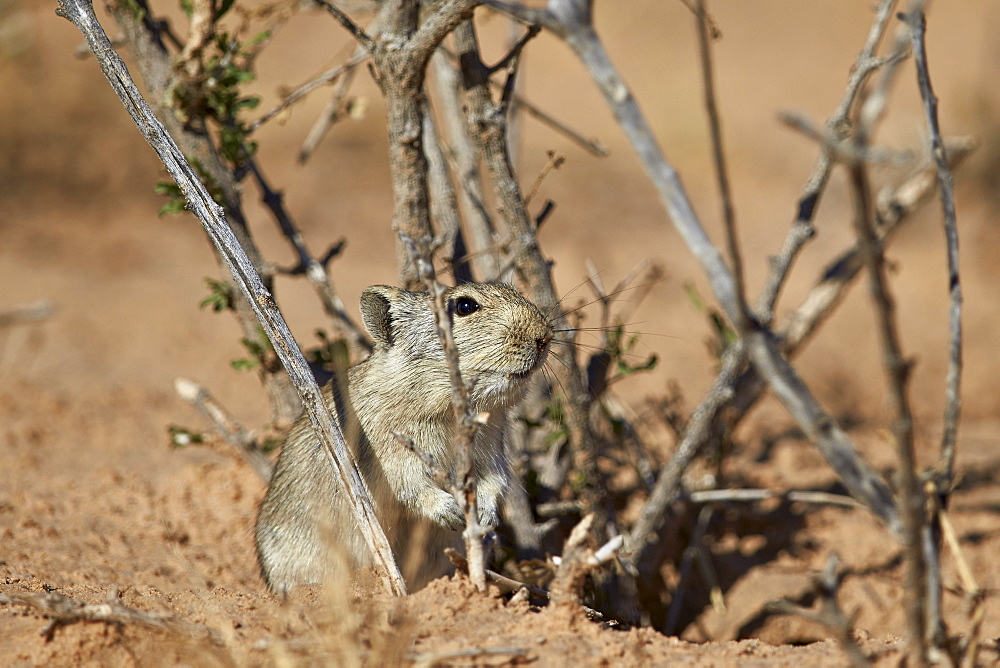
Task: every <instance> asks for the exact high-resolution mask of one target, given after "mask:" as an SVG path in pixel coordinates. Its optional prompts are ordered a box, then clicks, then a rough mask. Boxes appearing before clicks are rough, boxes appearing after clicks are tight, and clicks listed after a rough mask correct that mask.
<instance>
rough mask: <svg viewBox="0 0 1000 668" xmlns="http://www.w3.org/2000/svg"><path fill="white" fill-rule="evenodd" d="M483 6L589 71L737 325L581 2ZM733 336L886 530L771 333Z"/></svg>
mask: <svg viewBox="0 0 1000 668" xmlns="http://www.w3.org/2000/svg"><path fill="white" fill-rule="evenodd" d="M488 4H489V5H490V6H493V7H496V8H499V9H501V10H507V11H510V13H512V14H513V15H514V16H515V17H516V18H523V19H526V20H528V21H530V22H532V23H540V24H541V25H542V26H544V27H545V28H547V29H549V30H550V31H552V32H554V33H555V34H556V35H558V36H560V37H562V38H563V39H564V40H565V41H566V44H567V45H568V46H569V47H570V48H571V49H572V50H573V52H574V53H575V54H576V55H577V57H578V58H579V59H580V60H581V61H582V62H583V64H584V65H585V66H586V67H587V70H588V71H589V72H590V74H591V76H592V78H593V79H594V83H595V84H596V85H597V87H598V88H599V89H600V91H601V93H602V94H603V95H604V98H605V101H606V102H607V103H608V106H609V107H611V109H612V111H613V112H614V115H615V118H616V119H617V120H618V123H619V125H620V126H621V127H622V130H623V131H624V132H625V135H626V136H627V137H628V139H629V141H630V143H631V144H632V147H633V149H634V150H635V152H636V154H637V156H638V157H639V159H640V162H641V163H642V165H643V167H644V169H645V170H646V174H647V176H648V177H649V178H650V180H651V181H652V182H653V185H654V186H655V187H656V190H657V192H658V193H659V195H660V198H661V200H662V202H663V205H664V207H665V208H666V210H667V212H668V214H669V216H670V219H671V221H672V222H673V225H674V228H675V229H676V230H677V232H678V233H679V234H680V236H681V237H682V238H683V239H684V241H685V243H686V244H687V246H688V249H689V250H690V251H691V253H692V254H693V255H694V256H695V258H696V259H697V260H698V262H699V263H700V264H701V266H702V269H703V271H704V272H705V274H706V276H707V278H708V281H709V284H710V286H711V287H712V291H713V293H714V294H715V297H716V299H717V300H718V302H719V304H720V305H721V306H722V309H723V310H724V312H725V313H726V316H727V317H728V318H729V320H730V322H733V323H734V324H737V325H739V324H740V323H741V322H742V321H743V320H744V318H742V316H741V314H742V313H744V312H745V311H746V306H745V305H744V304H742V303H741V302H740V297H739V294H738V292H737V286H736V282H735V280H734V279H733V276H732V273H731V272H730V271H729V269H728V268H727V267H726V265H725V263H724V262H723V260H722V256H721V254H720V253H719V251H718V249H716V247H715V246H714V245H713V244H712V242H711V240H710V239H709V237H708V235H707V234H706V233H705V230H704V228H703V227H702V226H701V223H700V222H699V221H698V218H697V215H696V214H695V212H694V209H693V207H692V206H691V203H690V200H689V198H688V196H687V193H686V192H685V190H684V187H683V185H682V184H681V181H680V178H679V176H678V175H677V172H676V170H674V168H673V167H672V166H671V165H670V163H669V162H668V161H667V160H666V158H665V157H664V156H663V153H662V152H661V150H660V148H659V146H658V144H657V141H656V138H655V136H654V135H653V132H652V130H651V128H650V127H649V124H648V123H647V121H646V119H645V116H644V115H643V114H642V111H641V110H640V109H639V105H638V104H637V103H636V101H635V99H634V98H633V97H632V94H631V93H630V92H629V89H628V87H627V86H626V84H625V82H624V80H623V79H622V78H621V76H620V75H619V74H618V71H617V70H616V69H615V67H614V65H613V64H612V62H611V59H610V58H609V56H608V54H607V52H606V51H605V49H604V46H603V44H602V43H601V41H600V39H599V38H598V36H597V34H596V32H595V31H594V28H593V25H592V23H591V7H590V3H589V2H587V0H551V1H550V2H549V4H548V6H547V8H546V9H544V10H528V9H525V8H523V7H521V6H520V5H515V4H513V3H507V2H499V1H498V0H490V1H489V2H488ZM747 324H748V326H747V327H746V328H745V329H743V330H742V331H741V332H740V334H741V336H742V341H743V343H744V345H745V346H746V350H747V353H748V354H749V357H750V359H751V360H752V361H753V364H754V366H755V367H756V368H757V370H758V371H759V372H760V374H761V375H762V376H763V377H764V378H766V379H767V381H768V384H769V385H770V387H771V389H772V390H773V391H774V393H775V395H776V396H777V397H778V399H779V400H780V401H781V403H782V404H783V405H784V406H785V408H786V410H788V412H789V413H790V414H791V415H792V417H793V418H794V419H795V421H796V422H797V423H798V424H799V427H800V428H801V429H802V430H803V432H805V434H806V436H807V437H808V438H809V440H810V441H812V442H813V443H814V444H815V445H816V446H817V447H818V448H819V450H820V452H821V453H822V454H823V456H824V458H825V459H826V460H827V462H828V463H829V464H830V465H831V466H832V467H833V469H834V470H835V471H836V472H837V474H838V475H839V476H840V478H841V480H843V482H844V484H845V486H846V487H847V488H848V490H849V491H850V492H851V495H852V496H854V497H855V498H858V499H859V500H862V501H863V502H864V503H866V504H867V505H868V506H869V507H871V508H872V510H873V511H874V512H875V513H876V514H877V515H878V516H879V517H880V518H881V519H882V520H883V521H884V522H885V523H886V524H887V525H889V527H890V528H891V529H892V530H893V531H898V529H899V519H898V515H897V513H896V510H895V504H894V503H893V499H892V494H891V493H890V491H889V488H888V487H887V486H886V484H885V482H884V481H883V480H882V479H881V477H880V476H879V475H878V474H877V473H876V472H875V471H874V470H873V469H872V468H871V467H870V466H869V465H868V464H867V462H865V461H864V460H863V459H862V458H861V457H860V456H859V455H858V453H857V452H856V451H855V449H854V446H853V444H852V443H851V440H850V438H848V436H847V434H846V433H844V431H843V430H842V429H841V428H840V426H839V425H838V424H837V423H836V421H835V420H834V419H833V418H832V417H830V416H829V415H827V414H826V412H825V411H824V410H823V409H822V407H821V406H820V405H819V403H818V402H817V401H816V399H815V398H814V397H813V396H812V393H811V392H810V391H809V389H808V388H807V387H806V385H805V383H803V381H802V380H801V378H799V376H798V374H797V373H796V372H795V369H794V368H793V367H792V366H791V364H789V362H788V360H787V359H786V358H785V357H784V356H783V355H782V354H781V352H780V349H779V345H778V342H777V341H776V339H775V337H774V334H773V333H772V332H771V331H770V330H768V329H767V328H766V327H765V326H763V325H762V324H760V323H754V322H750V323H747Z"/></svg>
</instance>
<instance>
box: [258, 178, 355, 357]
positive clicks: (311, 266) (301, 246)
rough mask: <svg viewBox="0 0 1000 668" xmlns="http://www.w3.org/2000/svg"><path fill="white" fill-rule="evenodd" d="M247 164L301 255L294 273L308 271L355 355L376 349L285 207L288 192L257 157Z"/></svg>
mask: <svg viewBox="0 0 1000 668" xmlns="http://www.w3.org/2000/svg"><path fill="white" fill-rule="evenodd" d="M246 164H247V169H249V170H250V173H251V174H253V176H254V180H255V181H256V182H257V186H258V187H259V188H260V193H261V195H260V197H261V201H262V202H263V203H264V205H265V206H266V207H267V208H268V209H269V210H270V211H271V215H272V216H273V217H274V220H275V222H276V223H278V227H279V228H281V233H282V234H283V235H284V236H285V238H286V239H287V240H288V243H289V244H291V246H292V248H293V249H294V250H295V253H296V255H298V256H299V264H298V266H297V267H295V268H294V269H293V270H292V271H291V273H299V272H301V273H304V274H305V275H306V278H307V279H308V280H309V283H310V285H312V286H313V289H314V290H316V294H317V296H318V297H319V300H320V302H321V303H322V304H323V310H324V311H326V314H327V316H329V317H330V321H331V324H332V325H333V329H334V331H335V332H336V335H337V337H339V338H343V339H345V340H346V341H347V342H348V343H349V344H350V346H351V349H352V351H353V352H354V353H355V355H357V354H358V353H367V352H370V351H371V349H372V346H371V342H370V341H369V340H368V337H367V336H365V334H364V333H363V332H362V331H361V329H360V328H359V327H358V326H357V325H356V324H355V323H354V321H353V320H351V316H350V315H348V313H347V309H346V308H344V302H343V301H342V300H341V299H340V296H339V295H338V294H337V292H336V291H335V290H334V288H333V282H332V281H331V280H330V275H329V274H328V273H327V271H326V266H325V264H326V263H325V262H321V261H319V260H317V259H316V258H315V257H313V255H312V254H311V253H310V252H309V248H308V247H307V246H306V242H305V239H303V238H302V233H301V232H300V231H299V227H298V225H296V224H295V221H293V220H292V216H291V214H290V213H289V212H288V210H287V209H286V208H285V202H284V195H283V194H282V193H281V192H279V191H277V190H275V189H274V188H272V187H271V184H270V183H268V181H267V178H266V177H265V176H264V172H263V171H261V169H260V167H259V166H258V165H257V161H256V160H254V159H253V158H247V162H246Z"/></svg>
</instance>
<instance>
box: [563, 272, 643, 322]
mask: <svg viewBox="0 0 1000 668" xmlns="http://www.w3.org/2000/svg"><path fill="white" fill-rule="evenodd" d="M660 282H662V279H661V280H656V281H650V282H649V283H642V284H640V285H630V286H629V287H627V288H622V289H621V290H615V291H614V292H612V293H610V294H607V295H604V296H603V297H598V298H597V299H592V300H590V301H589V302H586V303H585V304H581V305H580V306H577V307H576V308H575V309H573V310H571V311H563V316H567V315H572V314H573V313H576V312H577V311H579V310H580V309H583V308H587V307H588V306H590V305H591V304H596V303H597V302H603V301H605V300H610V298H611V297H614V296H615V295H620V294H621V293H623V292H628V291H629V290H638V289H639V288H646V287H649V286H650V285H656V284H657V283H660Z"/></svg>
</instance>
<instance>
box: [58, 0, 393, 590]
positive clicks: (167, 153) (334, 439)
mask: <svg viewBox="0 0 1000 668" xmlns="http://www.w3.org/2000/svg"><path fill="white" fill-rule="evenodd" d="M56 11H57V13H58V14H59V15H60V16H62V17H64V18H66V19H68V20H69V21H71V22H72V23H73V24H74V25H76V27H77V28H78V29H79V30H80V32H81V33H83V35H84V37H85V38H86V40H87V43H88V45H89V46H90V48H91V50H92V51H93V52H94V55H95V56H96V57H97V61H98V62H99V63H100V65H101V69H102V70H103V71H104V74H105V76H106V77H107V78H108V81H109V82H110V83H111V86H112V88H113V89H114V91H115V93H116V94H117V95H118V97H119V99H120V100H121V101H122V104H123V105H124V106H125V108H126V110H127V111H128V113H129V115H130V116H131V117H132V120H133V121H134V122H135V124H136V125H137V126H138V128H139V130H140V131H141V132H142V134H143V136H144V137H145V138H146V141H148V142H149V144H150V146H152V147H153V149H154V150H155V151H156V153H157V155H158V156H159V157H160V160H162V161H163V164H164V166H165V167H166V169H167V171H168V172H169V173H170V175H171V176H172V177H173V178H174V180H175V181H177V184H178V185H179V186H180V188H181V190H182V191H183V192H184V195H185V197H186V199H187V205H188V208H189V209H190V210H191V211H192V212H194V214H195V215H196V216H197V217H198V220H200V221H201V223H202V225H204V226H205V229H206V230H207V231H208V234H209V236H210V237H211V239H212V242H213V243H214V244H215V246H216V248H217V249H218V251H219V253H220V254H221V255H222V256H223V257H224V258H225V260H226V263H227V264H228V266H229V269H230V271H231V272H232V275H233V279H234V281H235V282H236V285H237V286H238V287H239V289H240V291H241V292H242V293H243V294H244V295H245V296H246V298H247V300H248V301H249V302H250V304H251V305H252V306H253V309H254V312H255V313H256V315H257V318H258V320H259V321H260V324H261V326H263V328H264V332H265V333H266V334H267V337H268V339H269V340H270V341H271V343H272V345H273V346H274V350H275V352H276V353H277V354H278V356H279V358H280V359H281V362H282V364H284V366H285V369H286V370H287V371H288V374H289V377H290V378H291V380H292V383H293V384H294V385H295V388H296V390H298V393H299V397H300V398H301V401H302V404H303V406H304V408H305V411H306V413H307V414H308V415H309V418H310V421H311V422H312V425H313V429H314V430H315V432H316V434H317V436H318V437H319V439H320V441H321V443H322V447H323V448H324V450H325V451H326V453H327V454H328V455H329V458H330V462H331V465H332V466H333V467H334V468H335V470H336V474H337V475H339V476H340V477H341V479H342V480H343V483H344V490H345V494H346V496H347V500H348V502H349V503H350V505H351V508H352V510H353V511H354V513H355V515H356V518H357V521H358V527H359V529H360V530H361V532H362V534H363V535H364V537H365V541H366V543H367V544H368V547H369V549H370V550H371V552H372V557H373V561H374V563H375V564H376V569H377V572H378V574H379V576H380V577H381V578H382V579H383V582H384V583H385V585H386V587H387V588H388V589H389V590H390V591H391V592H392V593H394V594H397V595H402V594H405V593H406V587H405V585H404V583H403V578H402V576H401V575H400V573H399V569H398V568H397V567H396V563H395V560H394V559H393V556H392V551H391V549H390V547H389V543H388V541H387V540H386V537H385V534H384V533H383V532H382V528H381V527H380V526H379V524H378V521H377V520H376V518H375V509H374V506H373V505H372V501H371V498H370V497H369V496H368V493H367V491H366V490H365V488H364V485H363V484H362V482H361V477H360V476H359V475H358V472H357V469H356V468H355V467H354V464H353V463H352V462H351V459H350V455H349V454H348V451H347V444H346V443H345V442H344V436H343V433H341V431H340V428H339V427H338V426H337V424H336V422H335V421H334V419H333V417H332V416H331V415H330V411H329V409H328V408H327V405H326V402H325V401H324V400H323V396H322V393H321V392H320V389H319V387H318V386H317V385H316V381H315V379H314V378H313V376H312V374H311V373H310V371H309V367H308V366H307V365H306V361H305V358H303V356H302V352H301V351H300V350H299V348H298V346H297V345H296V344H295V339H294V338H293V337H292V334H291V332H290V331H289V329H288V325H287V324H286V323H285V320H284V318H283V317H282V316H281V313H280V312H279V311H278V309H277V306H276V305H275V303H274V299H273V298H272V296H271V294H270V292H269V291H268V290H267V289H266V288H265V287H264V284H263V283H262V282H261V279H260V276H259V275H258V274H257V271H256V270H255V269H254V267H253V265H252V264H251V263H250V260H249V259H248V258H247V256H246V253H244V251H243V249H242V248H241V247H240V244H239V241H238V240H237V238H236V236H235V235H234V234H233V231H232V230H231V229H230V227H229V225H227V223H226V219H225V216H224V211H223V209H222V207H220V206H219V205H218V204H216V203H215V202H214V201H213V200H212V197H211V195H209V193H208V191H207V190H206V189H205V186H204V185H203V184H202V183H201V181H200V180H199V178H198V176H197V174H195V172H194V170H193V169H192V168H191V165H189V164H188V162H187V160H185V158H184V156H183V154H182V153H181V151H180V149H179V148H178V147H177V144H175V143H174V140H173V138H172V137H171V136H170V135H169V134H168V133H167V131H166V129H165V128H164V127H163V125H162V124H161V123H160V122H159V121H158V120H157V119H156V116H155V115H154V114H153V112H152V110H151V109H150V108H149V105H147V104H146V101H145V100H144V99H143V97H142V95H141V94H140V93H139V90H138V88H136V86H135V83H134V82H133V81H132V77H131V76H130V75H129V73H128V70H127V69H126V68H125V63H123V62H122V60H121V58H120V57H119V56H118V54H117V53H116V52H115V50H114V48H113V47H112V46H111V42H110V41H109V40H108V37H107V35H106V34H105V33H104V30H103V28H102V27H101V25H100V23H99V22H98V20H97V17H96V16H95V15H94V10H93V6H92V5H91V3H90V2H89V0H60V2H59V6H58V9H57V10H56Z"/></svg>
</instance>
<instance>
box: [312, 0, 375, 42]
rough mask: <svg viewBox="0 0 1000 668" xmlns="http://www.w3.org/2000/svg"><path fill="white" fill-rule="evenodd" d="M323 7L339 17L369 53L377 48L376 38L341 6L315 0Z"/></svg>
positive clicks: (338, 19)
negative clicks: (352, 18)
mask: <svg viewBox="0 0 1000 668" xmlns="http://www.w3.org/2000/svg"><path fill="white" fill-rule="evenodd" d="M313 2H315V3H316V4H317V5H319V6H320V7H321V8H323V9H325V10H326V11H327V13H328V14H330V16H332V17H333V18H335V19H337V22H338V23H340V25H342V26H344V28H345V29H346V30H347V32H349V33H351V35H353V36H354V39H356V40H358V42H360V43H361V45H362V46H364V47H365V49H367V50H368V52H369V53H371V51H372V50H373V49H374V48H375V40H373V39H372V37H371V35H369V34H368V33H367V32H365V30H364V28H362V27H361V26H359V25H358V24H357V23H355V22H354V21H352V20H351V17H349V16H348V15H347V14H345V13H344V12H343V11H342V10H341V9H340V8H339V7H337V6H336V5H335V4H333V3H331V2H327V0H313Z"/></svg>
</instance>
